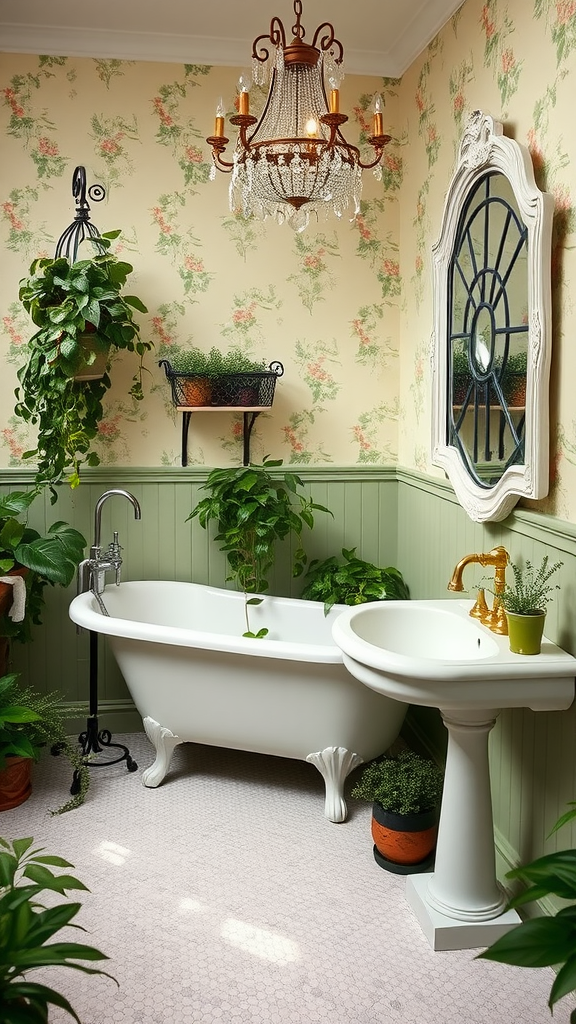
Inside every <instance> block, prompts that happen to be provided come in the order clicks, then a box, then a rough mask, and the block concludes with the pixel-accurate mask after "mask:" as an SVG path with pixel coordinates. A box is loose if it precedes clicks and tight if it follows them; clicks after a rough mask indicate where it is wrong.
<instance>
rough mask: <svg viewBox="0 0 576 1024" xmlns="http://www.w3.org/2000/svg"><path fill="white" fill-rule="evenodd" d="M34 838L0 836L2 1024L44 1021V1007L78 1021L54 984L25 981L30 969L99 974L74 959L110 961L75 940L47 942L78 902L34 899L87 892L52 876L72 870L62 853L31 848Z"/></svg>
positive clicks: (42, 1023) (40, 1023)
mask: <svg viewBox="0 0 576 1024" xmlns="http://www.w3.org/2000/svg"><path fill="white" fill-rule="evenodd" d="M33 843H34V840H33V839H15V840H14V841H13V842H9V841H8V840H7V839H2V838H0V1024H46V1022H47V1021H48V1008H49V1007H50V1006H55V1007H59V1008H60V1009H62V1010H65V1011H66V1013H68V1014H70V1016H71V1017H73V1018H74V1020H75V1021H77V1024H81V1021H80V1018H79V1017H78V1014H77V1013H76V1011H75V1010H74V1009H73V1008H72V1006H71V1005H70V1003H69V1001H68V999H66V998H65V996H63V995H61V994H60V993H59V992H57V991H56V990H55V989H53V988H49V987H48V986H47V985H44V984H37V983H35V982H31V981H28V980H27V974H28V972H29V971H33V970H36V969H37V968H39V967H40V968H45V967H72V968H74V970H76V971H83V972H84V974H102V975H104V976H105V977H107V978H112V981H115V980H116V979H115V978H113V977H112V975H111V974H108V973H107V972H106V971H103V970H101V969H100V968H98V967H87V966H85V965H84V964H82V963H79V962H78V961H82V960H84V961H88V962H89V963H90V962H94V961H98V960H108V957H107V956H106V954H105V953H101V952H100V950H98V949H95V948H94V946H87V945H84V944H81V943H78V942H69V941H60V942H50V941H49V940H50V939H52V938H53V937H54V936H57V935H58V932H60V931H61V930H62V928H65V927H66V926H67V925H69V926H70V927H72V928H79V929H80V930H81V931H83V930H84V929H83V928H82V927H81V925H77V924H71V922H72V921H73V919H74V918H75V917H76V915H77V913H78V911H79V910H80V908H81V904H80V903H55V902H54V898H53V897H52V898H51V899H50V906H48V907H45V906H44V905H43V904H42V903H40V902H39V901H38V897H39V896H40V895H41V893H43V892H50V893H57V894H60V895H62V896H67V894H68V891H69V890H73V889H76V890H84V892H88V891H89V890H88V889H87V887H86V886H85V885H84V883H83V882H80V881H79V880H78V879H77V878H75V877H74V876H73V875H70V874H55V873H54V871H53V870H51V869H52V868H72V867H74V865H73V864H70V863H69V861H67V860H64V859H63V858H62V857H54V856H51V855H47V854H45V853H44V848H43V847H36V848H34V847H33Z"/></svg>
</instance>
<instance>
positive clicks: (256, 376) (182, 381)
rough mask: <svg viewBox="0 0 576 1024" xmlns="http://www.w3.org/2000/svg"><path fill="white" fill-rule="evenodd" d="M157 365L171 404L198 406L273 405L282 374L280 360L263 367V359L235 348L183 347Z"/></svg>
mask: <svg viewBox="0 0 576 1024" xmlns="http://www.w3.org/2000/svg"><path fill="white" fill-rule="evenodd" d="M159 365H160V366H163V367H164V372H165V373H166V376H167V378H168V380H169V381H170V384H171V387H172V398H173V401H174V404H175V405H176V406H192V407H197V408H198V407H204V408H207V407H210V406H212V407H213V406H217V407H222V406H236V407H246V406H255V405H261V406H267V405H272V399H273V396H274V386H275V383H276V378H277V377H278V376H281V374H282V367H281V364H280V363H273V364H271V366H270V368H266V365H265V362H264V359H251V358H250V357H249V356H247V355H246V354H245V353H244V352H242V351H241V350H240V349H237V348H236V349H231V350H230V351H229V352H221V351H220V350H219V349H217V348H215V347H212V348H211V349H210V351H209V352H203V351H202V350H201V349H199V348H191V349H184V350H182V351H181V352H179V353H177V354H176V355H174V356H173V357H172V361H171V362H170V361H169V360H168V359H161V360H160V363H159Z"/></svg>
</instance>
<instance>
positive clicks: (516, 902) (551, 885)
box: [478, 801, 576, 1024]
mask: <svg viewBox="0 0 576 1024" xmlns="http://www.w3.org/2000/svg"><path fill="white" fill-rule="evenodd" d="M569 806H570V807H571V808H572V810H570V811H566V813H565V814H563V815H562V816H561V817H560V818H559V819H558V821H557V822H556V824H555V825H554V828H553V829H552V831H551V832H550V834H549V835H550V836H551V835H553V834H554V833H555V832H557V831H558V829H560V828H562V826H563V825H566V824H567V822H569V821H571V820H572V819H573V818H576V803H575V802H574V801H570V803H569ZM548 838H549V837H548ZM506 877H507V878H510V879H519V880H520V881H521V882H525V883H528V884H529V888H528V889H526V891H525V892H523V893H521V894H520V895H519V896H516V897H514V899H513V900H511V902H510V903H509V905H508V909H512V908H517V907H521V906H524V905H525V904H526V903H532V902H533V901H534V900H539V899H542V898H543V897H544V896H548V895H549V894H551V893H552V894H553V895H555V896H559V897H560V898H561V899H563V900H570V901H571V902H572V906H567V907H563V908H562V909H561V910H559V911H558V913H557V914H555V915H554V916H546V917H535V918H531V919H529V920H527V921H523V922H522V923H521V924H519V925H518V926H517V927H516V928H512V929H511V930H510V931H509V932H506V934H505V935H503V936H502V938H500V939H498V940H497V941H496V942H495V943H493V945H492V946H490V947H489V948H488V949H486V950H485V951H484V952H483V953H479V954H478V956H479V957H480V958H482V959H485V960H496V961H497V962H498V963H503V964H511V965H513V966H515V967H556V968H559V970H558V973H557V974H556V977H555V979H554V982H553V984H552V987H551V989H550V995H549V998H548V1006H549V1007H550V1010H551V1011H553V1008H554V1006H555V1004H556V1003H557V1002H558V1000H559V999H562V997H563V996H566V995H569V994H570V993H571V992H574V991H576V905H575V904H576V850H558V851H557V852H556V853H549V854H546V855H545V856H544V857H539V858H538V859H537V860H534V861H532V862H531V863H530V864H526V865H524V866H522V867H519V868H514V869H513V870H512V871H509V872H508V873H507V875H506ZM570 1022H571V1024H576V1009H574V1010H572V1012H571V1014H570Z"/></svg>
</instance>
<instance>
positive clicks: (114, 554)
mask: <svg viewBox="0 0 576 1024" xmlns="http://www.w3.org/2000/svg"><path fill="white" fill-rule="evenodd" d="M115 494H117V495H119V496H120V497H122V498H126V499H127V500H128V501H129V502H130V503H131V505H132V506H133V508H134V518H135V519H141V518H142V513H141V510H140V504H139V502H138V499H137V498H135V497H134V495H133V494H130V491H124V490H122V489H121V488H119V487H118V488H113V489H112V490H110V491H105V492H104V494H101V495H100V497H99V498H98V501H97V502H96V507H95V509H94V542H93V544H92V547H91V548H90V557H89V558H85V559H84V561H83V562H80V565H79V566H78V593H79V594H83V593H84V592H85V591H87V590H92V591H93V593H94V594H96V596H99V595H100V594H102V592H103V590H104V587H105V585H106V573H107V572H110V571H112V572H114V574H115V581H116V586H118V585H119V583H120V569H121V566H122V555H121V551H122V547H121V545H120V542H119V540H118V532H117V531H116V530H115V531H114V537H113V540H111V541H110V543H109V545H108V547H107V548H106V550H105V551H102V546H101V542H100V537H101V532H102V531H101V520H102V507H103V505H104V504H105V502H106V501H108V498H112V497H113V496H114V495H115Z"/></svg>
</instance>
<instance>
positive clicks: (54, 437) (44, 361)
mask: <svg viewBox="0 0 576 1024" xmlns="http://www.w3.org/2000/svg"><path fill="white" fill-rule="evenodd" d="M119 234H120V232H119V231H111V232H108V233H107V234H105V235H102V236H99V237H98V239H96V240H94V239H86V241H87V242H92V244H94V245H95V246H97V250H98V251H97V253H96V255H94V256H92V257H91V258H90V259H83V260H77V261H76V262H75V263H72V264H71V263H70V262H69V261H68V259H67V258H66V257H65V256H60V257H58V258H54V259H50V258H45V257H42V258H40V259H36V260H34V262H33V263H32V265H31V267H30V273H29V276H28V277H26V278H23V279H22V281H21V282H20V293H19V294H20V301H21V302H22V305H23V306H24V308H25V310H26V311H27V312H28V313H29V314H30V316H31V318H32V321H33V323H34V324H35V325H36V327H37V328H38V330H37V331H36V333H35V334H33V335H32V337H31V338H30V341H29V344H28V358H27V361H26V363H25V364H24V366H21V367H20V369H19V370H18V379H19V381H20V386H19V387H18V388H17V389H16V399H17V403H16V407H15V413H16V415H17V416H20V417H21V418H22V419H23V420H25V421H26V422H30V423H32V424H34V425H37V426H38V440H37V445H36V448H34V449H32V450H30V451H27V452H25V453H24V455H23V458H25V459H32V458H35V459H36V460H37V463H38V473H37V477H36V479H37V482H39V483H49V484H50V485H54V484H55V483H58V482H59V481H60V480H61V479H62V478H63V476H64V474H65V472H66V471H67V470H68V471H69V475H68V478H67V479H68V482H69V484H70V485H71V486H72V487H76V486H77V485H78V484H79V482H80V475H79V474H80V466H81V464H83V463H86V464H87V465H89V466H97V465H98V463H99V458H98V456H97V454H96V453H95V452H94V451H92V450H91V445H92V441H93V439H94V438H95V437H96V435H97V432H98V424H99V422H100V420H101V419H102V416H103V409H102V399H103V397H104V395H105V393H106V391H107V390H108V388H109V387H110V383H111V382H110V377H109V376H108V373H105V374H104V376H103V377H102V379H100V380H90V381H82V382H77V381H75V379H74V377H75V374H77V373H78V371H79V369H80V367H81V366H82V365H83V364H84V363H86V362H87V363H88V364H91V363H93V362H94V359H95V358H96V354H97V353H98V352H101V351H107V350H108V349H110V350H111V351H112V352H114V351H117V350H119V349H126V350H127V351H129V352H136V353H137V354H138V356H139V357H140V367H139V370H138V372H137V373H136V375H135V376H134V379H133V383H132V388H131V391H130V393H131V395H132V396H133V398H135V399H137V400H140V399H141V398H142V397H143V395H142V356H143V355H144V353H145V351H146V350H147V349H149V348H151V347H152V346H151V343H150V342H147V341H142V340H141V338H140V327H139V325H138V323H137V322H136V321H135V320H134V315H133V314H134V310H138V311H139V312H141V313H146V312H147V310H146V306H144V304H143V303H142V302H141V301H140V299H138V298H137V297H136V296H135V295H123V294H121V292H122V288H123V286H124V285H125V283H126V279H127V277H128V275H129V274H131V273H132V269H133V268H132V266H131V264H130V263H125V262H124V261H122V260H119V259H117V258H116V256H114V255H113V254H112V253H111V252H110V251H109V247H110V244H111V241H112V240H113V239H114V238H116V237H117V236H118V235H119ZM87 330H88V331H92V332H93V334H92V335H90V337H93V338H94V339H95V341H94V346H93V349H94V350H93V351H92V352H89V353H88V355H87V354H86V350H85V348H84V347H83V344H82V342H81V340H80V336H81V335H84V334H85V332H86V331H87Z"/></svg>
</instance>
